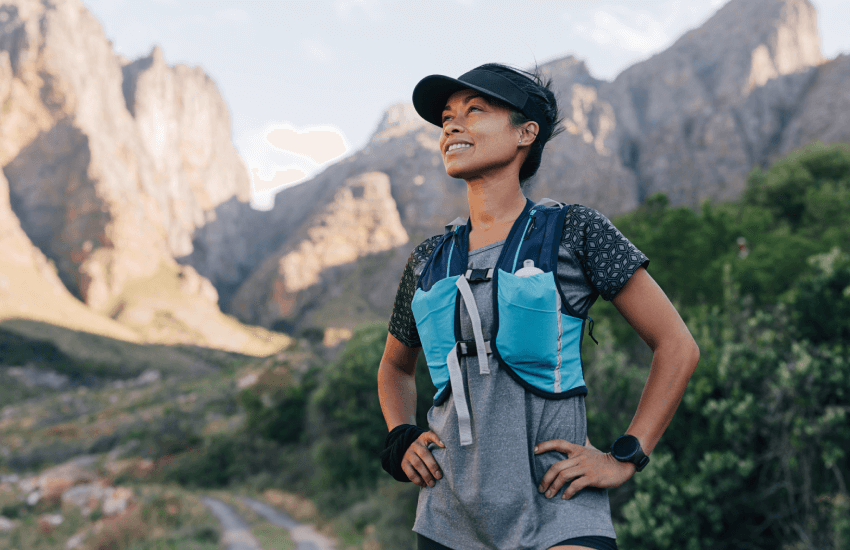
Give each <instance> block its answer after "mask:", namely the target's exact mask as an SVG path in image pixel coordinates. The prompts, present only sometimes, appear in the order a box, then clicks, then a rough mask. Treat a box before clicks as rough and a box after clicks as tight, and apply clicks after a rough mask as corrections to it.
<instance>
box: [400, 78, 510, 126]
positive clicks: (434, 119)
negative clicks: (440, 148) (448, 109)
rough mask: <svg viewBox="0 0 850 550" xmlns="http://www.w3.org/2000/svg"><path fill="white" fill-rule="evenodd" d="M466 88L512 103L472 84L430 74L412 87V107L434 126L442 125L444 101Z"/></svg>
mask: <svg viewBox="0 0 850 550" xmlns="http://www.w3.org/2000/svg"><path fill="white" fill-rule="evenodd" d="M466 89H473V90H478V91H479V92H481V93H482V94H484V95H487V96H490V97H495V98H496V99H499V100H501V101H504V102H506V103H508V104H512V103H511V102H510V101H509V100H507V99H506V98H504V97H501V96H499V95H497V94H494V93H493V92H491V91H489V90H485V89H484V88H481V87H479V86H475V85H474V84H469V83H467V82H463V81H461V80H458V79H456V78H451V77H449V76H444V75H441V74H432V75H431V76H426V77H425V78H423V79H422V80H420V81H419V83H418V84H417V85H416V87H415V88H413V107H414V108H415V109H416V112H417V113H419V116H421V117H422V118H424V119H425V120H427V121H428V122H430V123H431V124H433V125H435V126H440V127H442V126H443V109H444V108H445V106H446V101H448V99H449V97H451V95H452V94H453V93H455V92H457V91H460V90H466Z"/></svg>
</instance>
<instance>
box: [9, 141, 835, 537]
mask: <svg viewBox="0 0 850 550" xmlns="http://www.w3.org/2000/svg"><path fill="white" fill-rule="evenodd" d="M848 211H850V150H848V148H847V147H843V146H835V147H824V146H822V145H814V146H811V147H808V148H806V149H803V150H801V151H798V152H796V153H794V154H792V155H789V156H788V157H786V158H784V159H781V160H779V161H777V162H776V163H775V164H774V165H773V166H772V167H770V168H769V169H767V170H761V169H756V170H754V171H753V172H752V174H751V175H750V177H749V179H748V184H747V189H746V192H745V194H744V195H743V197H742V198H741V200H740V201H738V202H735V203H727V204H716V205H712V204H708V203H705V204H703V205H702V206H701V207H700V209H699V210H698V211H694V210H691V209H689V208H684V207H682V208H678V207H672V206H671V205H670V204H669V202H668V201H667V198H666V197H665V196H663V195H655V196H653V197H651V198H650V199H649V200H648V201H646V203H645V204H644V205H643V206H642V207H641V208H640V209H638V210H637V211H635V212H632V213H630V214H628V215H625V216H622V217H620V218H618V219H615V220H614V223H615V225H616V226H617V227H618V228H619V229H620V230H621V231H622V232H623V234H624V235H626V236H627V237H628V238H629V239H630V240H631V241H632V242H634V243H635V244H636V245H637V246H638V247H639V248H640V249H641V250H642V251H644V252H645V253H646V254H647V256H648V257H649V258H650V259H651V264H650V269H649V272H650V273H651V275H652V276H653V278H655V280H656V281H658V282H659V284H660V285H661V287H662V288H663V289H664V290H665V292H666V293H667V295H668V296H669V297H670V298H671V300H672V301H673V302H674V304H675V305H676V306H677V308H678V309H679V311H680V313H681V314H682V317H683V318H684V320H685V322H686V323H687V325H688V327H689V328H690V330H691V332H692V333H693V335H694V337H695V339H696V340H697V342H698V344H699V346H700V351H701V359H700V364H699V366H698V368H697V370H696V372H695V373H694V376H693V378H692V379H691V382H690V384H689V387H688V390H687V392H686V394H685V397H684V399H683V401H682V404H681V405H680V407H679V410H678V411H677V413H676V416H675V418H674V419H673V422H672V423H671V425H670V427H669V428H668V430H667V432H666V433H665V434H664V437H663V438H662V439H661V441H660V443H659V445H658V446H657V448H656V449H655V450H654V452H653V453H652V462H651V463H650V465H649V467H648V468H647V469H646V470H644V471H643V472H642V473H641V474H639V475H636V476H635V477H634V478H633V479H632V480H630V481H629V482H628V483H626V484H625V485H624V486H622V487H620V488H617V489H615V490H612V491H610V495H611V504H612V513H613V516H614V520H615V524H616V527H617V533H618V536H619V544H620V546H621V547H622V548H636V549H645V550H655V549H662V548H685V549H687V550H698V549H703V548H705V549H709V548H710V549H730V550H731V549H744V548H748V549H749V548H754V549H761V548H764V549H774V548H780V549H783V550H796V549H798V548H799V549H802V548H826V549H831V548H835V549H838V548H848V547H850V519H848V518H850V493H848V483H849V482H850V479H849V478H850V418H848V417H850V223H847V214H846V212H848ZM593 317H594V320H595V321H596V323H595V327H594V335H596V336H597V338H598V339H599V340H600V344H599V345H598V346H596V345H594V344H593V343H592V342H590V340H589V339H587V340H586V343H585V349H584V352H585V379H586V381H587V384H588V387H589V390H590V393H589V395H588V397H587V413H588V432H589V437H590V440H591V441H592V442H593V443H594V444H595V445H596V446H597V447H599V448H601V449H605V448H607V447H608V445H609V444H610V442H611V441H613V439H614V438H615V437H616V436H618V435H620V434H621V433H622V431H623V430H624V429H625V427H626V426H628V424H629V422H630V420H631V418H632V415H633V414H634V411H635V409H636V407H637V403H638V400H639V397H640V393H641V390H642V388H643V385H644V382H645V380H646V377H647V374H648V366H649V364H650V359H651V352H650V350H649V348H648V347H647V346H646V344H645V343H644V342H643V341H642V340H640V338H639V337H638V336H637V335H636V333H635V332H634V330H633V329H632V328H631V327H630V326H629V325H628V324H627V323H626V322H625V320H624V319H623V318H622V316H620V315H619V313H618V312H617V310H616V309H615V308H614V307H613V305H612V304H611V303H610V302H605V301H599V302H598V303H597V304H596V305H595V307H594V309H593ZM367 318H368V317H367ZM45 330H47V331H50V330H60V329H52V328H50V327H44V326H37V327H36V326H30V327H28V326H25V325H21V324H16V325H9V324H8V323H4V325H3V328H2V329H0V354H2V357H3V358H4V359H3V362H5V364H7V365H10V366H11V365H24V364H27V365H34V366H37V367H44V368H48V367H49V368H50V369H52V370H53V371H56V372H60V373H66V374H67V375H68V376H70V377H72V378H74V377H76V378H74V384H82V383H84V382H85V380H86V379H85V377H86V376H89V377H96V378H97V379H98V380H102V381H106V380H110V379H111V380H115V379H116V378H118V376H117V373H118V372H123V373H124V376H123V377H124V378H126V377H127V376H136V375H138V374H140V373H142V372H143V371H144V370H147V369H150V368H157V369H159V370H161V371H162V373H163V378H164V379H165V378H168V380H169V381H168V383H164V384H163V383H156V384H153V385H151V386H149V387H148V386H145V387H144V388H134V389H131V388H130V387H128V390H129V391H127V390H122V391H121V393H120V394H119V395H120V397H118V398H117V401H116V399H115V398H116V395H115V393H116V392H118V390H111V391H110V390H108V389H104V390H103V391H100V390H92V391H90V392H89V393H85V392H82V390H83V388H79V387H78V388H77V389H78V390H79V391H80V392H82V393H75V394H73V395H72V396H70V397H69V396H64V398H60V396H58V394H55V395H56V396H55V397H45V398H42V399H41V401H38V403H36V401H37V399H36V397H32V399H30V400H28V401H25V402H20V403H16V404H15V407H20V411H18V412H16V413H15V414H14V415H13V416H11V417H10V418H12V420H9V421H7V423H6V425H5V427H4V428H3V431H2V432H0V435H2V436H3V437H4V441H8V442H9V443H8V444H9V445H10V446H12V447H13V449H14V454H13V455H12V456H11V457H9V458H6V459H5V460H4V462H5V465H6V467H7V468H11V469H16V470H22V469H24V468H32V467H36V466H43V465H45V464H49V463H53V462H58V461H59V460H60V459H65V458H68V457H70V456H71V455H73V454H80V453H85V452H91V453H103V452H107V451H109V450H111V449H113V448H115V447H117V446H119V445H125V444H130V443H133V444H134V445H135V449H136V451H135V452H137V453H138V454H141V455H142V456H146V457H149V458H152V459H154V461H156V462H157V468H156V470H155V471H153V473H151V474H150V477H149V478H147V479H146V480H144V481H141V480H138V479H136V478H135V477H134V475H135V474H132V473H124V474H121V476H119V477H118V478H116V481H118V480H120V481H121V482H122V483H124V482H131V481H132V482H134V483H135V482H139V485H138V487H140V488H141V487H143V486H146V485H145V484H150V485H151V487H157V486H158V485H157V483H177V484H180V485H182V486H183V487H185V488H188V489H191V490H193V491H200V490H205V491H207V490H211V489H216V490H229V491H234V490H238V491H240V492H245V493H248V494H252V495H254V496H256V497H257V498H260V494H262V493H264V492H265V491H267V490H276V491H278V496H279V497H280V498H281V499H282V500H280V502H281V503H283V502H289V503H290V504H281V505H282V506H284V507H286V508H287V511H289V512H290V513H291V514H292V515H293V516H295V517H296V518H297V519H299V521H309V522H311V523H319V524H322V525H324V524H326V523H331V524H332V526H333V527H332V528H333V529H334V530H335V531H336V532H337V534H338V536H339V539H340V541H341V544H342V545H343V547H344V548H346V549H347V548H350V547H354V548H360V547H366V546H368V547H371V548H374V547H378V546H379V547H380V548H393V549H404V548H413V547H414V540H415V539H414V534H413V533H412V532H411V527H412V524H413V521H414V517H415V510H416V504H417V498H418V494H419V491H418V488H417V487H416V486H415V485H413V484H400V483H397V482H395V481H394V480H392V479H391V478H390V477H389V476H388V475H387V474H386V473H385V472H383V470H382V469H381V466H380V462H379V460H378V453H379V452H380V451H381V450H382V448H383V444H384V437H385V435H386V433H387V426H386V424H385V423H384V419H383V414H382V412H381V408H380V403H379V400H378V388H377V373H378V366H379V363H380V359H381V356H382V354H383V350H384V345H385V342H386V337H387V333H386V323H385V322H380V323H374V324H364V325H363V326H361V327H360V328H359V329H357V330H356V331H354V334H353V337H352V338H351V340H350V341H349V342H348V343H347V344H346V346H345V348H344V350H343V351H342V352H341V354H340V355H339V357H337V358H336V359H335V360H333V361H332V362H329V363H327V364H323V363H324V362H323V360H321V359H319V356H318V355H316V354H311V353H310V352H309V350H300V349H298V346H293V348H291V349H290V350H287V351H286V352H284V353H281V354H279V355H277V356H274V357H268V358H265V359H257V358H248V357H245V356H238V355H235V354H218V355H216V354H215V353H214V352H212V351H210V350H202V349H200V348H183V347H165V346H136V345H132V344H127V345H125V344H124V343H121V344H108V345H112V346H114V350H112V351H106V352H101V351H98V350H103V349H105V348H104V347H103V346H102V345H101V344H103V342H92V341H87V344H86V345H84V346H82V345H80V343H79V341H78V338H76V336H78V335H77V334H73V333H71V331H67V332H68V334H65V333H62V332H61V331H60V332H59V333H56V334H52V335H51V336H50V337H49V338H47V337H40V336H39V335H40V334H42V333H43V332H44V331H45ZM61 330H63V331H64V330H65V329H61ZM302 336H304V340H303V341H302V342H303V345H305V346H310V345H319V344H318V342H319V340H320V333H319V331H317V330H312V329H311V328H310V327H307V328H306V329H305V330H303V331H302ZM79 338H80V339H86V338H94V337H91V336H85V335H80V336H79ZM98 338H100V337H98ZM74 346H76V347H74ZM104 357H112V359H111V360H109V361H107V360H105V359H104ZM115 357H118V358H121V360H125V359H126V362H127V365H128V367H127V368H124V369H123V370H119V369H118V368H117V366H118V365H119V361H117V360H116V359H115ZM143 358H144V359H143ZM305 358H306V359H305ZM60 363H61V364H60ZM154 365H158V366H156V367H154ZM159 365H162V366H159ZM298 365H300V366H298ZM296 366H297V368H296ZM63 369H64V370H63ZM177 373H183V375H184V377H183V378H178V377H175V378H173V380H174V382H172V378H171V377H172V376H173V375H176V374H177ZM198 373H204V374H205V375H207V376H197V374H198ZM248 373H250V375H251V376H254V377H255V380H256V382H255V383H252V384H250V385H249V384H241V383H240V385H239V387H243V386H248V387H247V388H246V389H241V390H237V389H236V383H235V382H236V379H240V380H241V377H243V376H246V374H248ZM299 373H300V374H299ZM186 375H188V376H186ZM0 376H2V378H0V383H2V384H0V405H2V404H4V403H3V401H2V400H3V399H6V397H5V396H7V395H8V396H9V399H11V398H12V397H13V396H14V392H15V391H18V390H20V391H29V390H25V388H24V386H21V385H20V384H19V385H18V386H14V385H12V386H10V388H12V389H7V390H6V393H3V392H4V390H3V389H2V386H5V385H6V384H5V382H6V381H9V382H10V383H11V382H14V380H15V379H13V378H12V377H11V376H10V375H8V374H6V373H3V372H0ZM178 380H179V382H178ZM15 383H17V382H15ZM416 386H417V407H416V421H417V424H419V425H420V426H423V427H425V426H427V412H428V410H429V408H430V406H431V403H432V400H433V395H434V387H433V385H432V384H431V380H430V375H429V372H428V367H427V365H426V363H425V358H424V356H423V355H421V354H420V357H419V362H418V364H417V369H416ZM32 391H33V392H34V391H35V390H32ZM20 395H21V396H24V397H29V395H30V394H28V393H22V394H20ZM33 395H34V394H33ZM19 399H20V397H19ZM94 426H98V428H97V429H94V428H93V427H94ZM78 432H79V434H80V435H73V434H76V433H78ZM69 434H70V435H69ZM83 434H84V435H83ZM16 442H17V443H16ZM5 444H6V443H4V445H5ZM280 495H285V497H284V496H280ZM163 498H166V497H163ZM222 498H224V497H223V496H222ZM287 499H289V500H287ZM299 499H301V500H299ZM166 500H167V499H166ZM145 502H147V505H146V507H144V508H143V509H145V510H153V511H149V512H145V514H148V515H146V516H145V515H140V516H139V517H138V518H129V519H128V526H127V528H126V532H122V533H124V534H121V533H119V534H117V535H115V536H116V537H118V536H119V535H120V537H124V538H122V539H121V540H130V538H133V537H136V536H137V534H134V533H136V531H134V530H133V529H136V528H138V530H139V531H141V529H142V526H150V525H158V526H161V527H162V532H163V533H169V534H168V535H163V536H164V537H165V538H164V539H162V540H161V541H159V542H157V543H156V544H162V545H164V546H151V544H153V543H149V542H145V540H144V537H139V538H138V542H137V543H136V544H137V546H134V548H135V547H143V548H148V547H151V548H153V547H157V548H159V547H179V548H207V547H215V545H216V541H217V533H218V531H216V530H215V529H214V528H213V524H211V523H209V521H208V519H205V520H204V522H201V523H200V524H197V525H195V524H191V525H190V524H189V523H181V524H180V525H177V524H176V523H175V524H173V525H172V524H170V523H168V522H169V521H171V520H170V519H169V518H168V517H167V516H164V515H163V514H162V513H161V512H157V510H160V511H161V510H166V511H167V510H169V509H173V506H171V507H170V508H169V505H168V503H167V502H166V501H162V502H161V503H159V504H158V502H159V501H158V500H157V499H156V498H154V497H151V499H149V500H147V501H145ZM296 502H297V503H296ZM314 507H315V509H314ZM0 508H2V513H3V515H5V516H7V517H9V518H21V519H20V521H21V522H20V524H19V527H17V528H16V529H17V530H16V531H15V532H14V533H12V535H11V536H12V537H19V538H18V539H16V540H18V541H20V543H21V545H22V546H21V547H23V546H26V544H30V541H29V539H26V537H30V536H35V535H32V534H31V533H33V532H35V530H34V527H33V521H34V520H33V515H32V512H31V511H30V510H29V508H28V507H27V506H25V505H22V504H20V503H19V502H18V501H17V500H8V501H3V500H2V499H0ZM305 509H310V510H311V511H310V512H309V513H307V512H304V510H305ZM299 513H303V514H304V515H302V516H301V517H298V514H299ZM151 514H153V515H151ZM88 520H89V521H97V518H88ZM85 521H86V518H76V517H71V518H70V519H69V520H68V522H67V523H65V524H63V526H62V527H61V528H60V531H58V532H62V533H63V536H66V537H67V536H70V534H71V533H72V532H74V531H75V530H77V529H79V528H80V527H81V526H82V525H83V523H84V522H85ZM205 522H206V523H205ZM134 525H135V527H134ZM63 530H64V531H63ZM255 533H256V534H257V535H258V536H259V537H260V538H261V539H263V540H272V539H274V538H276V537H277V536H278V534H279V532H278V531H276V530H274V529H272V528H271V527H269V526H267V525H264V524H257V526H256V527H255ZM21 537H23V538H21ZM128 537H129V538H128ZM56 540H57V541H58V540H60V538H57V539H56ZM31 544H32V545H33V546H31V547H33V548H39V547H47V546H45V545H46V544H47V543H46V542H42V541H41V539H39V541H35V539H33V541H32V543H31ZM145 544H147V545H148V546H145ZM139 545H141V546H139ZM169 545H171V546H169ZM376 545H378V546H376Z"/></svg>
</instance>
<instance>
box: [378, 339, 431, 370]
mask: <svg viewBox="0 0 850 550" xmlns="http://www.w3.org/2000/svg"><path fill="white" fill-rule="evenodd" d="M420 351H422V347H421V346H417V347H415V348H411V347H409V346H407V345H405V344H403V343H402V342H401V341H400V340H399V339H398V338H396V337H395V336H393V335H392V333H389V332H388V333H387V344H386V346H385V347H384V355H383V357H381V364H384V363H386V364H388V365H391V366H393V367H395V368H397V369H399V370H400V371H402V372H404V373H405V374H408V375H410V376H413V375H414V374H416V360H417V359H418V358H419V352H420Z"/></svg>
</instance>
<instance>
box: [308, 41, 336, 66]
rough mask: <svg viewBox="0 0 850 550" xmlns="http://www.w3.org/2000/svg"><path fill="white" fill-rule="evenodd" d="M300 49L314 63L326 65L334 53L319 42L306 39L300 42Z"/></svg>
mask: <svg viewBox="0 0 850 550" xmlns="http://www.w3.org/2000/svg"><path fill="white" fill-rule="evenodd" d="M301 49H302V50H304V53H306V54H307V56H308V57H310V58H311V59H314V60H315V61H320V62H322V63H328V62H329V61H331V60H332V59H333V58H334V51H333V50H332V49H331V48H330V47H328V46H327V45H326V44H324V43H323V42H321V41H320V40H316V39H313V38H306V39H304V40H302V41H301Z"/></svg>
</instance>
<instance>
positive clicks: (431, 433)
mask: <svg viewBox="0 0 850 550" xmlns="http://www.w3.org/2000/svg"><path fill="white" fill-rule="evenodd" d="M428 435H429V436H430V437H429V439H430V440H431V441H433V442H434V443H436V444H437V445H439V446H440V447H443V448H445V445H443V442H442V441H440V438H439V437H437V434H435V433H434V432H428Z"/></svg>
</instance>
